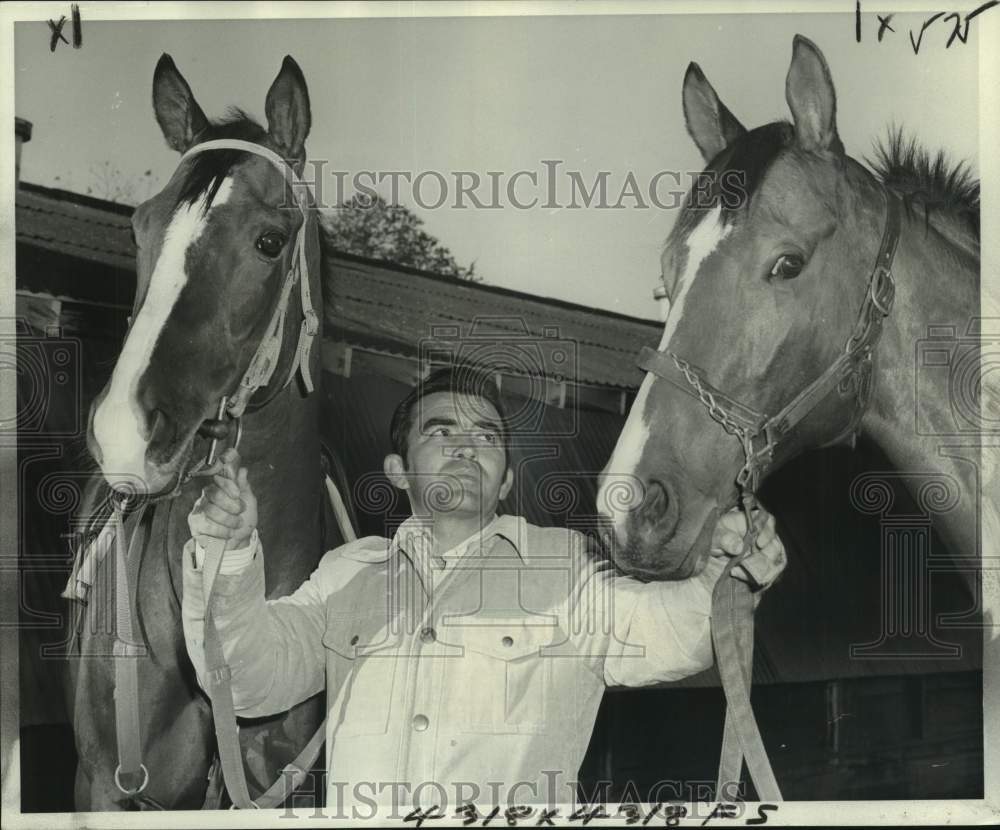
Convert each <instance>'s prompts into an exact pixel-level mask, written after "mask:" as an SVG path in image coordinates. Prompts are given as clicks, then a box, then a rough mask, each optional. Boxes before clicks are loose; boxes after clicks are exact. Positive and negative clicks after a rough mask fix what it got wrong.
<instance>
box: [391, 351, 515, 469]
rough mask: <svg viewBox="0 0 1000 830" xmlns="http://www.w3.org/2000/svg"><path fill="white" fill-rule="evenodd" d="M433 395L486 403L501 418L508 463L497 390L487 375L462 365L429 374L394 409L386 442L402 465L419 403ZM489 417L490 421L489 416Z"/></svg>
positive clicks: (507, 435) (507, 432) (507, 436)
mask: <svg viewBox="0 0 1000 830" xmlns="http://www.w3.org/2000/svg"><path fill="white" fill-rule="evenodd" d="M436 392H449V393H451V394H452V395H465V396H468V397H470V398H473V399H478V400H480V401H486V402H487V403H489V404H490V405H491V406H492V407H493V408H494V409H495V410H496V411H497V415H499V416H500V423H499V427H500V443H501V444H503V447H504V450H505V452H506V455H507V463H508V465H509V464H510V445H509V441H510V430H509V427H508V424H507V419H506V415H505V414H504V407H503V400H502V399H501V397H500V388H499V387H498V386H497V383H496V381H495V380H494V379H493V375H492V374H491V373H490V372H487V371H485V370H483V369H479V368H477V367H474V366H468V365H463V364H459V365H457V366H447V367H445V368H443V369H437V370H436V371H434V372H431V374H430V375H428V376H427V377H426V378H425V379H424V380H422V381H420V382H419V383H418V384H417V385H416V386H415V387H414V388H413V389H411V390H410V392H409V394H408V395H407V396H406V397H405V398H403V400H402V401H401V402H400V404H399V406H397V407H396V411H395V412H394V413H393V414H392V421H391V423H390V426H389V440H390V442H391V444H392V451H393V452H394V453H396V454H397V455H399V456H401V457H402V459H403V462H404V463H405V462H406V453H407V451H408V450H409V441H410V430H411V429H412V428H413V422H414V419H416V418H417V417H418V416H419V414H420V401H421V400H423V399H424V398H426V397H427V396H428V395H433V394H434V393H436ZM473 406H474V404H473ZM469 414H470V415H476V414H479V413H475V412H472V413H469ZM490 417H491V420H492V416H490Z"/></svg>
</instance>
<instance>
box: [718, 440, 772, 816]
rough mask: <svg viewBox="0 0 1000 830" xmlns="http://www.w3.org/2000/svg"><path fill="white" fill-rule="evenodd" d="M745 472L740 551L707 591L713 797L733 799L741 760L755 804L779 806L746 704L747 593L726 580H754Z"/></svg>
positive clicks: (750, 598)
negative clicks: (715, 768) (715, 697)
mask: <svg viewBox="0 0 1000 830" xmlns="http://www.w3.org/2000/svg"><path fill="white" fill-rule="evenodd" d="M744 449H745V450H746V451H747V453H748V455H747V459H748V460H747V464H748V465H749V464H750V457H751V455H750V453H751V452H752V450H751V448H750V446H749V444H748V443H747V442H744ZM749 470H750V468H749V467H744V472H741V474H740V476H739V483H740V489H741V498H740V502H741V505H742V507H743V513H744V515H745V516H746V522H747V531H746V534H745V535H744V537H743V550H742V551H741V552H740V554H739V555H738V556H735V557H733V558H731V559H730V560H729V561H728V562H727V563H726V567H725V568H724V569H723V572H722V575H721V576H720V577H719V579H718V581H717V582H716V583H715V588H714V590H713V591H712V645H713V647H714V649H715V658H716V659H715V662H716V665H717V666H718V670H719V678H720V680H721V681H722V690H723V692H724V693H725V696H726V719H725V725H724V726H723V732H722V750H721V752H720V756H719V774H718V778H717V780H716V790H715V798H716V800H717V801H722V800H726V801H735V800H736V796H737V794H738V788H739V783H740V781H741V780H742V777H743V776H742V773H743V762H744V760H745V761H746V765H747V770H748V771H749V773H750V778H751V779H752V780H753V783H754V787H755V788H756V790H757V797H758V800H760V801H782V800H783V799H782V796H781V790H780V788H779V787H778V782H777V780H776V779H775V777H774V771H773V770H772V769H771V761H770V759H769V758H768V756H767V750H766V749H765V748H764V740H763V738H762V737H761V734H760V729H759V728H758V726H757V719H756V718H755V717H754V713H753V706H752V705H751V703H750V686H751V684H752V672H753V645H754V644H753V636H754V628H753V626H754V622H753V614H754V595H753V590H752V589H751V587H750V586H749V585H748V584H747V583H745V582H743V581H741V580H739V579H736V578H735V577H734V576H733V575H732V572H733V569H734V568H736V567H737V566H738V565H743V569H744V571H746V572H747V574H748V575H749V576H750V578H751V579H753V578H754V575H753V573H752V571H751V568H752V565H751V564H750V562H749V561H748V560H750V558H751V557H752V556H753V555H754V550H753V548H754V544H755V542H756V539H757V527H756V526H755V523H754V515H753V511H754V508H756V506H757V498H756V495H755V491H756V487H757V478H758V473H757V472H756V470H755V471H754V472H749ZM747 479H749V481H747ZM748 484H749V486H747V485H748Z"/></svg>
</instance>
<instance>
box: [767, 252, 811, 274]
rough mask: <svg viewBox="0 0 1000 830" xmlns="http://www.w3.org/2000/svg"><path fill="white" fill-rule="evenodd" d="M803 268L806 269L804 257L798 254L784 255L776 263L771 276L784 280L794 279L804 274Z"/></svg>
mask: <svg viewBox="0 0 1000 830" xmlns="http://www.w3.org/2000/svg"><path fill="white" fill-rule="evenodd" d="M803 267H805V262H803V260H802V257H800V256H797V255H796V254H782V255H781V256H780V257H778V261H777V262H775V263H774V267H773V268H772V269H771V276H772V277H778V278H779V279H783V280H790V279H794V278H795V277H797V276H798V275H799V274H800V273H802V269H803Z"/></svg>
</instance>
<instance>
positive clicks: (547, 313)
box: [15, 184, 661, 388]
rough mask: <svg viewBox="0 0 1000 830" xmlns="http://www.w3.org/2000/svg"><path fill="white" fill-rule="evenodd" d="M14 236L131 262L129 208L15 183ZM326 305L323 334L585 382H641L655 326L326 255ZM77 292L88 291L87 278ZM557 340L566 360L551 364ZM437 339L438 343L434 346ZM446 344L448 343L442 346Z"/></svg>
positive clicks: (99, 259)
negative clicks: (500, 355)
mask: <svg viewBox="0 0 1000 830" xmlns="http://www.w3.org/2000/svg"><path fill="white" fill-rule="evenodd" d="M16 206H17V209H16V226H15V229H16V235H17V241H18V242H19V243H21V244H23V245H29V246H32V247H34V248H40V249H43V250H46V251H55V252H57V253H60V254H64V255H67V256H71V257H74V258H76V259H79V260H85V261H88V262H96V263H100V264H104V265H109V266H112V267H114V268H116V269H121V270H124V271H132V270H133V269H134V261H135V259H134V257H135V250H134V247H133V244H132V240H131V226H130V215H131V211H130V209H129V208H127V207H124V206H121V205H115V204H113V203H110V202H102V201H100V200H97V199H91V198H88V197H85V196H79V195H77V194H72V193H67V192H65V191H60V190H52V189H49V188H42V187H38V186H34V185H24V184H22V185H21V187H20V188H19V190H18V193H17V200H16ZM329 259H330V261H331V267H330V268H329V269H328V274H327V275H326V276H327V284H326V285H325V286H324V295H325V297H326V303H325V311H326V323H327V326H328V331H329V332H330V333H331V334H333V333H335V335H334V336H335V337H337V339H340V340H344V341H346V342H349V343H352V344H354V345H359V346H372V347H376V348H381V349H389V350H393V351H396V352H398V353H401V354H406V355H413V356H417V355H419V353H420V349H421V348H422V347H426V348H429V347H430V346H431V341H432V340H434V339H435V338H437V339H441V338H442V337H443V338H444V339H445V340H450V341H452V345H453V344H454V340H455V339H456V338H462V339H463V340H464V341H466V342H464V343H463V348H464V349H466V350H467V351H468V350H471V351H478V352H479V353H485V352H487V351H488V352H490V353H491V356H492V357H493V358H494V359H495V357H496V353H497V351H498V350H505V351H507V352H508V353H509V357H508V359H509V361H510V362H511V363H512V366H513V370H514V371H516V370H517V368H518V366H520V367H522V368H524V369H525V371H530V370H532V369H533V368H537V366H538V363H539V361H538V360H536V359H535V358H532V356H531V354H530V353H531V352H532V351H533V352H534V353H535V354H536V355H537V354H540V355H541V358H540V366H541V368H542V370H544V371H545V372H546V373H547V374H550V375H551V374H553V373H556V372H561V374H562V376H563V379H564V380H567V381H570V382H576V383H587V384H598V385H606V386H616V387H623V388H633V387H636V386H638V384H639V381H640V380H641V379H642V378H641V374H640V373H639V371H638V370H637V369H636V368H635V365H634V364H635V356H636V355H637V354H638V352H639V349H640V348H641V347H642V346H645V345H655V344H656V342H657V341H658V339H659V336H660V333H661V331H660V328H661V327H660V325H659V324H657V323H654V322H650V321H646V320H639V319H636V318H633V317H626V316H624V315H620V314H613V313H608V312H604V311H600V310H597V309H591V308H587V307H585V306H580V305H574V304H572V303H566V302H562V301H559V300H553V299H546V298H541V297H535V296H532V295H528V294H523V293H520V292H516V291H510V290H508V289H503V288H498V287H496V286H490V285H484V284H483V283H473V282H468V281H463V280H459V279H456V278H453V277H444V276H441V275H438V274H431V273H427V272H423V271H418V270H415V269H411V268H404V267H400V266H397V265H393V264H391V263H386V262H378V261H375V260H367V259H364V258H361V257H355V256H351V255H347V254H341V253H337V252H331V255H330V257H329ZM75 290H77V291H79V292H80V294H81V295H82V296H92V294H88V293H87V292H88V288H87V286H85V285H82V284H80V285H77V286H76V288H75ZM558 344H562V346H563V347H564V348H563V349H562V350H561V351H562V352H564V353H565V357H566V362H564V363H560V364H559V365H558V366H556V365H554V364H550V363H549V362H548V357H549V356H551V355H552V353H553V350H555V349H556V346H557V345H558ZM438 345H439V346H440V345H442V343H439V344H438ZM443 345H446V346H447V345H448V344H447V343H444V344H443Z"/></svg>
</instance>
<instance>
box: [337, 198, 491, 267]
mask: <svg viewBox="0 0 1000 830" xmlns="http://www.w3.org/2000/svg"><path fill="white" fill-rule="evenodd" d="M423 224H424V220H423V219H421V218H420V217H419V216H417V215H416V214H415V213H414V212H413V211H411V210H410V209H409V208H407V207H405V206H403V205H392V204H389V203H388V202H386V201H385V200H384V199H383V198H381V197H380V196H378V195H377V194H376V195H375V196H374V197H373V198H370V197H367V196H360V195H359V194H355V195H354V196H352V197H351V199H350V200H349V201H348V202H347V203H346V204H345V205H344V206H343V207H340V208H337V209H335V210H330V211H326V212H324V214H323V227H324V229H325V230H326V233H327V239H328V241H329V244H330V245H331V246H333V247H334V248H336V249H337V250H339V251H344V252H346V253H349V254H356V255H358V256H364V257H369V258H371V259H382V260H386V261H389V262H394V263H396V264H398V265H407V266H409V267H411V268H419V269H421V270H422V271H432V272H434V273H436V274H444V275H447V276H452V277H458V278H459V279H463V280H470V281H473V282H478V281H481V280H482V277H480V276H479V275H478V274H476V270H475V269H476V264H475V263H474V262H473V263H472V264H471V265H468V266H464V265H460V264H459V263H458V262H457V261H456V260H455V257H454V256H453V255H452V253H451V251H449V250H448V249H447V248H446V247H445V246H444V245H442V244H441V243H440V242H439V241H438V240H437V239H435V238H434V237H433V236H431V235H430V234H429V233H427V231H425V230H424V229H423Z"/></svg>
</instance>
